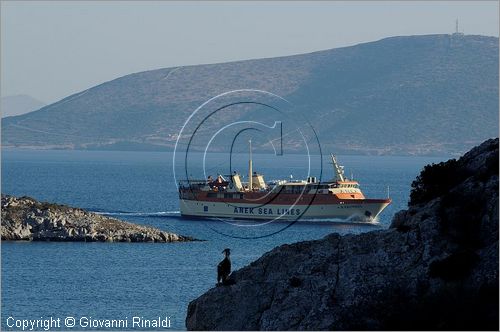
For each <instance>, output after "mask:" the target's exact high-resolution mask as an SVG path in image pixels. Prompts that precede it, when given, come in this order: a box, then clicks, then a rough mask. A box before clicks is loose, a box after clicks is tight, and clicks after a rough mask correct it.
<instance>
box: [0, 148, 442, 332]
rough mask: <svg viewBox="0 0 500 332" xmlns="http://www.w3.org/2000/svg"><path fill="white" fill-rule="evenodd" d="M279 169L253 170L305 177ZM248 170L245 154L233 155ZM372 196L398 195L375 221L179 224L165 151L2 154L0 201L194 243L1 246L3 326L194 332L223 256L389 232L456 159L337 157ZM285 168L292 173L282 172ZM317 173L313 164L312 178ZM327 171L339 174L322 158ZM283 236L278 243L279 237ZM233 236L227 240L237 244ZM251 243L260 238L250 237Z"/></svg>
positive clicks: (291, 166)
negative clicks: (109, 219)
mask: <svg viewBox="0 0 500 332" xmlns="http://www.w3.org/2000/svg"><path fill="white" fill-rule="evenodd" d="M283 158H284V162H283V164H280V165H278V164H276V163H274V162H272V161H270V160H269V158H268V156H266V155H258V154H256V155H255V156H254V170H256V171H259V172H261V173H264V174H265V175H266V179H278V178H288V177H289V176H290V174H293V175H294V178H299V177H301V175H302V173H301V172H302V171H303V169H302V166H301V165H303V160H304V159H303V158H304V157H303V156H298V155H288V156H283ZM235 159H236V160H235V161H234V163H235V165H234V167H236V169H240V170H242V172H241V173H244V172H245V167H246V157H244V156H242V158H235ZM338 159H339V161H340V163H341V164H343V165H345V167H346V174H347V175H350V173H351V171H352V172H353V175H354V176H355V178H356V179H357V180H358V181H360V183H361V187H362V189H363V191H364V193H365V195H366V196H367V197H378V198H380V197H386V196H387V186H389V188H390V196H391V198H392V199H393V203H392V205H390V206H389V207H388V208H387V209H386V210H385V211H384V212H383V213H382V215H381V216H380V219H379V222H378V223H374V224H360V223H334V222H317V221H316V222H298V223H295V224H293V225H290V224H288V223H284V222H275V223H271V224H268V225H266V226H260V227H238V226H234V225H229V224H227V223H224V222H221V221H217V220H210V221H203V220H190V219H184V218H181V217H180V215H179V212H178V211H179V207H178V200H177V192H176V186H175V181H174V178H173V174H172V173H173V171H172V154H171V153H159V152H151V153H149V152H82V151H17V150H10V151H2V193H6V194H11V195H17V196H23V195H27V196H31V197H34V198H36V199H38V200H42V201H50V202H57V203H62V204H70V205H73V206H77V207H82V208H85V209H88V210H91V211H96V212H99V213H103V214H106V215H110V216H113V217H116V218H121V219H123V220H129V221H132V222H135V223H141V224H147V225H151V226H154V227H157V228H160V229H162V230H166V231H172V232H176V233H179V234H183V235H189V236H192V237H195V238H198V239H203V240H206V241H203V242H190V243H171V244H159V243H36V242H35V243H13V242H3V243H2V245H1V249H2V250H1V255H2V286H1V290H2V295H1V300H2V303H1V306H2V328H3V329H8V327H7V326H6V318H7V317H9V316H12V317H15V318H16V319H17V318H18V319H37V318H40V317H50V316H54V317H61V318H64V317H66V316H74V317H77V318H78V317H82V316H86V317H89V316H92V317H93V318H97V319H126V318H128V319H129V320H130V319H131V317H132V316H142V317H144V318H147V319H154V318H157V317H158V316H161V317H165V316H169V317H170V320H171V324H172V325H171V328H173V329H185V324H184V320H185V316H186V309H187V305H188V303H189V302H190V301H191V300H193V299H195V298H196V297H198V296H199V295H201V294H202V293H203V292H205V291H206V290H208V289H209V288H211V287H213V286H214V284H215V282H216V272H215V266H216V264H217V262H218V261H219V260H221V259H222V255H221V251H222V250H223V249H224V248H226V247H229V248H231V250H232V255H231V256H232V261H233V268H235V269H237V268H241V267H243V266H245V265H246V264H248V263H250V262H251V261H253V260H255V259H257V258H258V257H260V256H261V255H262V254H263V253H265V252H267V251H269V250H271V249H272V248H274V247H276V246H278V245H280V244H284V243H293V242H297V241H302V240H310V239H319V238H322V237H323V236H325V235H327V234H330V233H333V232H337V233H341V234H346V233H360V232H367V231H376V230H380V229H384V228H387V227H388V226H389V224H390V220H391V218H392V215H393V214H394V213H395V212H396V211H398V210H400V209H403V208H405V207H406V203H407V198H408V194H409V190H410V184H411V181H412V180H413V179H414V178H415V176H416V175H418V173H419V171H420V169H421V168H422V167H423V166H424V165H426V164H428V163H430V162H439V161H442V160H445V159H447V158H445V157H443V158H415V157H365V156H339V157H338ZM224 163H225V159H224V158H223V157H222V156H218V155H213V156H211V157H210V158H209V159H208V160H207V169H208V170H209V171H213V175H216V169H217V168H218V167H222V166H221V165H223V164H224ZM284 165H286V166H284ZM315 171H316V172H317V171H318V166H315V167H313V169H312V173H313V175H314V172H315ZM323 174H325V178H331V176H332V171H331V165H329V164H328V163H327V160H324V163H323ZM273 233H274V235H270V234H273ZM228 235H229V236H228ZM242 238H251V239H242Z"/></svg>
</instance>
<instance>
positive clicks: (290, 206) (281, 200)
mask: <svg viewBox="0 0 500 332" xmlns="http://www.w3.org/2000/svg"><path fill="white" fill-rule="evenodd" d="M249 155H250V157H249V162H248V181H247V182H243V179H242V176H241V175H240V174H238V173H237V172H234V173H233V174H231V175H227V176H223V175H218V176H217V177H216V178H212V177H211V176H209V177H208V178H207V179H206V180H185V181H181V182H180V183H179V200H180V212H181V215H182V216H187V217H202V218H231V219H252V220H257V219H259V220H260V219H267V220H269V219H271V220H272V219H281V220H297V219H334V220H339V219H341V220H352V219H354V220H362V221H373V220H374V219H375V218H377V216H378V215H379V214H380V213H381V212H382V211H383V210H384V209H385V208H386V207H387V206H388V205H389V204H390V203H391V199H390V198H382V199H370V198H366V197H365V196H364V194H363V192H362V191H361V189H360V187H359V183H358V182H357V181H355V180H354V179H348V178H347V177H346V176H345V175H344V167H343V166H340V165H339V164H338V163H337V159H336V157H335V156H334V155H333V154H332V155H330V157H331V163H332V166H333V173H334V177H333V179H331V180H330V181H326V182H320V181H317V178H316V177H312V176H311V177H308V178H307V179H306V180H299V181H297V180H293V181H292V180H278V181H271V182H267V183H266V182H265V181H264V176H263V175H262V174H259V173H257V172H253V165H252V148H251V142H250V153H249Z"/></svg>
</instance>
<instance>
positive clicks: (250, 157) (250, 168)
mask: <svg viewBox="0 0 500 332" xmlns="http://www.w3.org/2000/svg"><path fill="white" fill-rule="evenodd" d="M248 144H249V150H250V151H249V159H248V190H249V191H252V189H253V187H252V185H253V183H252V176H253V171H252V140H248Z"/></svg>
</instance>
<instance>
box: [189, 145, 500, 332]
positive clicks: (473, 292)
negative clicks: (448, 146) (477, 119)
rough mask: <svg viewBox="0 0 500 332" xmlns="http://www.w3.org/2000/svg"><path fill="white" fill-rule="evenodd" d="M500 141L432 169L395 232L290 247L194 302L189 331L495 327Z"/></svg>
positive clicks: (396, 220) (398, 218) (416, 184)
mask: <svg viewBox="0 0 500 332" xmlns="http://www.w3.org/2000/svg"><path fill="white" fill-rule="evenodd" d="M498 163H499V158H498V139H495V140H488V141H486V142H484V143H483V144H482V145H480V146H479V147H476V148H474V149H472V150H471V151H470V152H468V153H467V154H465V155H464V156H463V157H462V158H460V159H459V160H455V159H453V160H449V161H447V162H443V163H440V164H437V165H429V166H426V167H425V168H424V169H423V171H422V172H421V174H420V175H419V176H418V177H417V179H416V180H415V181H414V182H413V184H412V187H413V190H412V192H411V196H410V201H409V204H408V205H409V207H408V209H407V210H403V211H400V212H398V213H397V214H396V215H395V216H394V218H393V221H392V224H391V226H390V228H389V229H387V230H381V231H373V232H368V233H364V234H359V235H344V236H340V235H338V234H331V235H328V236H326V237H325V238H323V239H321V240H316V241H305V242H300V243H295V244H290V245H289V244H286V245H282V246H280V247H277V248H275V249H273V250H272V251H270V252H268V253H266V254H264V255H263V256H262V257H261V258H259V259H258V260H256V261H254V262H253V263H251V264H250V265H248V266H246V267H244V268H242V269H240V270H237V271H235V272H233V273H232V274H231V275H230V277H229V278H230V280H232V282H231V283H230V285H228V286H223V287H215V288H212V289H210V290H209V291H208V292H206V293H205V294H203V295H202V296H200V297H199V298H197V299H195V300H194V301H192V302H191V303H190V304H189V307H188V311H187V318H186V326H187V328H188V329H189V330H496V331H498V328H499V284H498V282H499V280H498V270H499V269H498V267H499V263H498V259H499V247H498V240H499V238H498V221H499V219H498V217H499V215H498V213H499V209H498V198H499V197H498V185H499V182H498V175H499V174H498V172H499V165H498Z"/></svg>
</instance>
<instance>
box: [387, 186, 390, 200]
mask: <svg viewBox="0 0 500 332" xmlns="http://www.w3.org/2000/svg"><path fill="white" fill-rule="evenodd" d="M387 198H391V196H390V195H389V186H387Z"/></svg>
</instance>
